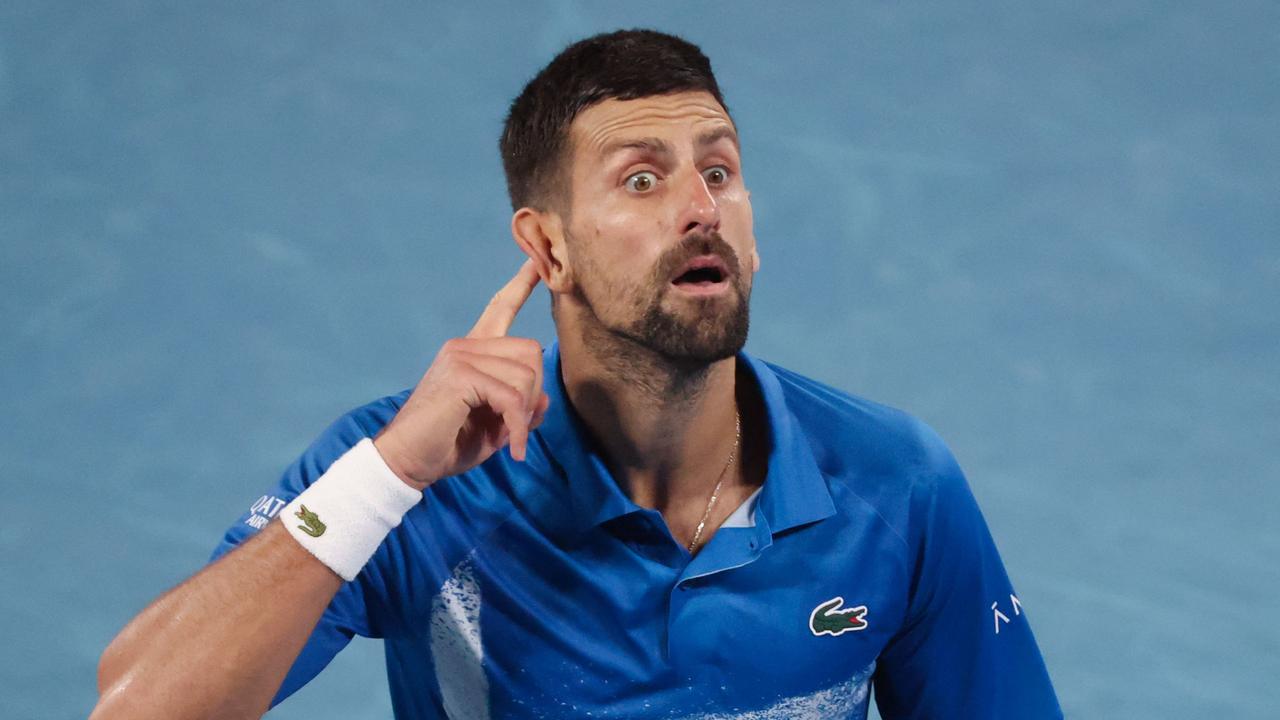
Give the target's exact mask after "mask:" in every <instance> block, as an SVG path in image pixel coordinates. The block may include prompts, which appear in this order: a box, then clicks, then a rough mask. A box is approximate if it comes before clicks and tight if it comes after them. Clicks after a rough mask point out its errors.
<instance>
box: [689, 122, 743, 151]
mask: <svg viewBox="0 0 1280 720" xmlns="http://www.w3.org/2000/svg"><path fill="white" fill-rule="evenodd" d="M725 138H729V139H730V140H732V141H733V146H734V147H735V148H737V147H738V133H736V132H734V130H733V128H732V127H729V126H728V125H721V126H720V127H717V128H712V129H710V130H708V131H706V132H704V133H702V134H701V135H699V136H698V144H699V145H711V144H712V143H715V142H717V141H720V140H723V139H725Z"/></svg>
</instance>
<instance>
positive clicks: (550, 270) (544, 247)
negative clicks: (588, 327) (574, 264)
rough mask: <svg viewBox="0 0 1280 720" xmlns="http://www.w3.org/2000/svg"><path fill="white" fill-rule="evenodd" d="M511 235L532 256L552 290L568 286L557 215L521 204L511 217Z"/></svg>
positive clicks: (562, 290) (562, 229)
mask: <svg viewBox="0 0 1280 720" xmlns="http://www.w3.org/2000/svg"><path fill="white" fill-rule="evenodd" d="M511 237H512V238H514V239H515V241H516V244H517V245H519V246H520V249H521V250H523V251H524V254H525V255H528V256H529V257H531V258H533V264H534V266H535V267H536V268H537V269H538V275H539V276H540V277H541V278H542V282H544V283H546V285H547V287H548V288H550V289H551V291H552V292H556V293H561V292H567V291H568V290H569V289H570V287H571V286H572V282H573V281H572V279H571V278H572V273H570V272H569V266H568V252H567V251H566V249H565V243H564V227H563V225H562V224H561V220H560V215H559V214H557V213H554V212H543V211H541V210H535V209H534V208H531V207H522V208H520V209H519V210H517V211H516V212H515V214H514V215H512V216H511Z"/></svg>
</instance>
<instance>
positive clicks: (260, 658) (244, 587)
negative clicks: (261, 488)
mask: <svg viewBox="0 0 1280 720" xmlns="http://www.w3.org/2000/svg"><path fill="white" fill-rule="evenodd" d="M341 587H342V578H340V577H338V575H337V574H335V573H334V572H333V571H332V570H330V569H329V568H328V567H327V566H325V565H324V564H323V563H321V562H320V561H319V560H317V559H316V558H315V556H313V555H312V554H310V553H309V552H307V551H306V550H305V549H304V548H303V547H302V546H301V545H299V544H298V543H297V542H296V541H295V540H294V539H293V538H291V537H289V533H288V532H287V531H286V530H285V529H284V527H283V526H282V525H281V524H280V521H279V520H276V521H274V522H272V523H270V524H269V525H268V526H267V527H266V528H264V529H263V530H262V532H260V533H259V534H258V535H257V536H255V537H253V538H251V539H249V540H248V541H246V542H245V543H244V545H243V546H241V547H239V548H237V549H235V550H233V551H232V552H230V553H228V554H227V555H226V556H224V557H222V558H220V559H219V560H218V561H217V562H215V563H213V564H211V565H210V566H208V567H207V568H205V569H204V570H202V571H200V572H199V573H197V574H196V575H194V576H192V577H191V578H189V579H188V580H187V581H185V582H183V583H182V584H181V585H179V586H178V587H176V588H174V589H173V590H171V591H169V592H168V593H166V594H165V595H163V596H161V597H160V598H159V599H158V600H156V601H155V602H153V603H152V604H151V605H150V606H148V607H147V608H146V609H145V610H143V611H142V612H141V613H139V614H138V616H137V617H135V618H134V619H133V620H132V621H131V622H130V623H129V624H128V625H127V626H126V627H125V628H124V630H122V631H121V632H120V634H119V635H117V636H116V638H115V640H113V641H112V642H111V645H110V646H108V647H107V649H106V651H105V652H104V653H103V655H102V659H101V662H100V664H99V667H98V689H99V692H100V693H101V695H100V698H99V701H98V706H97V707H96V708H95V709H94V712H93V715H92V719H93V720H104V719H106V718H125V717H127V718H151V717H155V718H161V717H163V718H188V717H191V718H195V717H200V718H205V717H220V718H221V717H259V716H261V715H262V714H263V713H264V712H266V710H267V708H268V706H269V705H270V703H271V699H272V698H273V697H274V696H275V693H276V692H277V690H278V689H279V687H280V683H281V682H282V681H283V680H284V676H285V674H286V673H287V672H288V671H289V668H290V666H292V664H293V662H294V660H295V659H297V657H298V654H299V653H300V652H301V651H302V647H303V645H305V644H306V641H307V638H308V637H309V636H310V635H311V632H312V630H314V629H315V626H316V623H317V622H319V620H320V616H321V615H322V614H323V613H324V610H325V608H326V607H328V605H329V602H330V601H331V600H332V599H333V596H334V595H335V594H336V593H337V592H338V589H339V588H341Z"/></svg>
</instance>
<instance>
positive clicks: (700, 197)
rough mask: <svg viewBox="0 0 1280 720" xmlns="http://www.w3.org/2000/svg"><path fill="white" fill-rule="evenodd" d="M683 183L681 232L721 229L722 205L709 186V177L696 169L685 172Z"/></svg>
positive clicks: (680, 194)
mask: <svg viewBox="0 0 1280 720" xmlns="http://www.w3.org/2000/svg"><path fill="white" fill-rule="evenodd" d="M685 176H686V177H685V180H684V182H683V183H682V184H681V188H680V193H679V195H678V197H679V198H680V203H681V204H680V216H679V218H678V219H677V226H678V227H680V228H681V231H680V232H681V234H682V235H687V234H689V233H690V232H692V231H694V230H702V231H704V232H705V231H711V230H719V229H720V205H719V203H717V202H716V198H715V196H714V195H712V194H711V188H709V187H707V179H706V178H704V177H702V173H700V172H698V171H697V170H694V171H692V172H689V173H685Z"/></svg>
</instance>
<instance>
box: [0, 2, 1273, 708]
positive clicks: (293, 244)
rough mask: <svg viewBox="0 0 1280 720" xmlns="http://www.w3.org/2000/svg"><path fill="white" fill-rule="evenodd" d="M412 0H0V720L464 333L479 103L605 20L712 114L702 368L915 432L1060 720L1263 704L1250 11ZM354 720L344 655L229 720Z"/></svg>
mask: <svg viewBox="0 0 1280 720" xmlns="http://www.w3.org/2000/svg"><path fill="white" fill-rule="evenodd" d="M426 5H427V4H426V3H390V4H386V5H379V6H377V8H376V9H374V8H373V7H372V6H369V5H364V4H351V3H336V2H328V3H318V2H308V3H300V2H284V3H240V4H234V5H233V4H210V5H201V6H200V7H196V6H194V5H192V4H178V5H174V4H169V3H157V2H144V1H138V2H114V3H106V4H100V5H96V6H87V5H86V4H84V3H67V2H40V3H9V4H5V5H4V6H3V7H0V398H3V405H2V407H3V410H4V412H3V432H0V482H3V500H2V501H0V577H3V578H4V581H3V587H2V589H0V616H3V617H4V618H5V622H4V636H5V637H4V642H3V643H0V648H3V649H0V697H2V698H3V700H0V707H3V708H4V710H3V711H0V715H3V716H4V717H12V718H68V717H83V716H85V715H86V714H87V712H88V710H89V708H90V707H91V706H92V704H93V702H94V698H95V687H94V673H95V666H96V662H97V658H98V655H99V653H100V652H101V651H102V649H103V648H104V646H105V645H106V643H107V642H108V641H109V640H110V638H111V637H112V636H113V635H114V634H115V633H116V632H117V631H118V630H119V629H120V627H121V626H122V625H123V624H124V623H125V622H126V621H127V620H128V619H129V618H130V617H131V616H132V615H133V614H134V613H136V612H137V611H138V610H140V609H141V608H142V607H143V606H144V605H145V604H146V603H147V602H149V601H150V600H151V599H153V598H154V597H155V596H157V595H158V594H159V593H160V592H162V591H163V590H164V589H166V588H168V587H170V586H172V585H173V584H175V583H177V582H178V581H180V580H181V579H183V578H184V577H186V576H187V575H189V574H190V573H192V572H194V571H195V570H197V569H198V568H199V567H200V566H201V564H202V563H203V562H204V561H205V559H206V558H207V557H208V554H209V552H210V550H211V549H212V548H213V547H214V545H215V544H216V543H217V541H218V539H219V537H220V536H221V533H222V531H223V530H224V529H225V527H226V526H227V525H228V524H229V523H231V522H232V521H234V519H235V518H236V517H238V516H239V514H240V513H241V512H242V511H243V510H244V508H246V507H247V506H248V505H249V504H251V503H252V502H253V501H254V500H255V499H257V498H258V497H259V496H260V495H261V494H262V492H263V491H264V489H265V488H266V487H267V486H269V485H270V484H271V482H272V481H273V480H274V479H275V477H276V476H277V475H278V474H279V473H280V472H281V471H282V470H283V469H284V467H285V465H286V464H287V463H288V462H290V461H291V460H292V459H293V458H294V457H295V456H296V455H297V454H298V453H300V452H301V451H302V449H303V448H304V447H305V446H306V445H307V444H308V443H309V442H310V441H311V439H312V438H313V437H315V435H316V434H318V433H319V432H320V431H321V430H322V429H323V428H324V426H325V425H327V424H328V422H329V421H330V420H332V419H333V418H334V417H336V416H337V415H338V414H340V413H342V412H343V411H345V410H347V409H349V408H351V407H353V406H355V405H358V404H362V403H364V402H366V401H368V400H370V399H373V398H375V397H378V396H381V395H383V394H386V393H389V392H394V391H398V390H400V389H402V388H406V387H409V386H412V385H413V384H414V383H416V381H417V379H418V378H419V377H420V375H421V373H422V372H423V371H424V370H425V368H426V367H427V365H428V364H429V363H430V361H431V358H432V357H433V356H434V354H435V352H436V349H437V348H438V347H439V345H440V343H441V342H443V341H444V340H445V339H446V338H448V337H451V336H454V335H458V334H461V333H464V332H465V331H466V329H467V328H468V327H469V326H470V323H471V322H472V321H473V319H474V316H475V314H476V313H477V312H478V311H479V310H480V309H481V308H482V307H483V306H484V304H485V302H486V301H487V300H488V298H489V295H490V294H491V293H492V292H493V291H494V290H495V289H496V288H497V287H498V286H499V285H500V284H501V282H502V281H504V280H505V279H506V278H507V277H509V276H510V274H511V273H512V272H514V270H515V268H516V267H517V266H518V265H519V263H520V260H521V257H520V256H519V254H518V251H517V249H516V247H515V245H514V244H513V243H512V241H511V239H510V235H509V231H508V224H509V219H510V210H509V207H508V206H507V200H506V195H505V187H504V184H503V180H502V177H501V167H500V163H499V161H498V156H497V136H498V132H499V129H500V126H501V121H502V118H503V115H504V113H505V110H506V106H507V104H508V103H509V102H510V100H511V98H512V97H514V95H515V94H516V93H517V92H518V91H519V89H520V88H521V87H522V85H523V84H524V82H525V81H526V80H527V79H528V78H529V77H531V76H532V74H533V73H534V72H536V70H537V69H538V68H540V67H541V66H542V64H544V63H545V62H546V61H547V60H549V59H550V58H551V57H552V56H553V55H554V54H555V52H556V51H558V50H559V49H560V48H561V47H563V46H564V45H565V44H567V43H568V42H570V41H572V40H575V39H578V38H580V37H583V36H586V35H589V34H592V33H595V32H599V31H603V30H609V29H614V28H617V27H633V26H651V27H656V28H658V29H662V30H667V31H671V32H676V33H678V34H682V35H685V36H686V37H688V38H689V39H691V40H693V41H694V42H697V43H699V44H700V45H701V46H702V47H703V49H704V50H705V51H706V52H707V54H708V55H709V56H710V57H711V59H712V62H713V64H714V66H715V68H716V71H717V74H718V76H719V79H720V83H721V86H722V87H723V88H724V90H725V93H726V98H727V100H728V103H729V105H730V110H731V112H733V113H734V116H735V118H736V120H737V122H738V124H739V126H740V129H741V134H742V139H743V143H744V163H745V167H744V170H745V175H746V179H747V183H748V186H749V187H750V188H751V189H752V199H753V202H754V206H755V212H756V235H757V238H758V240H759V243H760V252H761V256H762V260H763V264H762V268H761V274H760V275H759V276H758V277H757V279H756V292H755V293H754V296H753V313H752V315H753V322H752V332H751V339H750V341H749V343H748V350H749V351H750V352H752V353H753V354H756V355H758V356H760V357H763V358H765V359H767V360H770V361H773V362H776V363H779V364H781V365H783V366H785V367H788V368H791V369H794V370H796V371H799V372H801V373H803V374H805V375H808V376H810V377H814V378H816V379H819V380H822V381H825V382H829V383H832V384H834V385H837V386H839V387H841V388H844V389H846V390H848V391H850V392H853V393H856V394H859V395H862V396H866V397H869V398H872V399H875V400H879V401H881V402H885V403H888V404H891V405H895V406H898V407H902V408H904V409H906V410H908V411H910V412H912V413H913V414H915V415H917V416H919V417H921V418H923V419H924V420H926V421H927V422H928V423H930V424H931V425H932V426H933V427H935V428H936V429H937V430H938V431H939V432H940V433H941V434H942V436H943V437H944V438H946V439H947V441H948V442H949V443H950V445H951V447H952V448H953V450H954V451H955V453H956V456H957V457H958V458H959V460H960V462H961V464H962V465H963V466H964V468H965V469H966V471H967V473H968V476H969V479H970V483H971V484H972V486H973V489H974V492H975V494H976V495H977V497H978V500H979V502H980V504H981V506H982V508H983V510H984V512H985V514H986V516H987V520H988V522H989V524H990V525H991V528H992V531H993V533H994V535H995V537H996V540H997V542H998V544H999V546H1000V548H1001V551H1002V554H1003V557H1004V560H1005V563H1006V565H1007V567H1008V570H1009V573H1010V575H1011V577H1012V579H1013V581H1014V583H1015V585H1016V587H1017V588H1018V591H1019V598H1020V599H1021V601H1022V602H1023V604H1024V607H1025V609H1026V611H1027V613H1028V617H1029V618H1030V619H1031V622H1032V626H1033V627H1034V629H1035V632H1036V636H1037V638H1038V640H1039V642H1040V646H1041V649H1042V651H1043V653H1044V656H1045V659H1046V662H1047V664H1048V667H1049V670H1050V673H1051V674H1052V676H1053V678H1054V681H1055V684H1056V687H1057V690H1058V693H1059V696H1060V698H1061V700H1062V704H1063V707H1064V709H1065V710H1066V712H1067V715H1068V716H1069V717H1078V718H1160V719H1161V720H1181V719H1187V720H1190V719H1191V718H1242V719H1261V718H1270V717H1274V713H1275V712H1276V708H1277V707H1280V692H1278V691H1277V684H1276V680H1275V679H1276V678H1277V677H1280V623H1277V622H1276V620H1275V615H1276V613H1275V608H1276V607H1277V601H1276V597H1277V596H1280V563H1277V561H1276V558H1277V557H1280V529H1278V527H1280V525H1278V523H1277V521H1276V519H1275V517H1276V512H1277V509H1280V484H1277V482H1276V480H1277V478H1278V477H1280V451H1277V448H1278V447H1280V375H1278V374H1277V368H1278V367H1280V320H1278V319H1277V317H1278V312H1277V309H1278V308H1280V234H1278V232H1277V228H1280V201H1278V200H1277V188H1280V132H1277V129H1278V128H1280V44H1278V43H1277V28H1280V10H1278V9H1277V6H1276V5H1275V4H1274V3H1264V2H1239V3H1228V4H1220V3H1208V2H1189V3H1162V2H1129V3H1121V4H1116V3H1103V2H1086V3H1071V4H1069V6H1068V5H1064V4H1062V3H1052V2H1040V1H1037V2H1024V3H998V4H997V3H983V4H979V6H978V7H971V6H968V4H947V3H927V4H926V3H920V4H915V3H847V4H841V5H842V7H828V5H835V4H826V3H823V4H817V3H815V4H813V5H812V6H806V7H802V8H799V9H797V8H795V7H793V4H790V3H786V4H784V3H728V2H714V3H693V4H691V3H675V2H650V3H637V4H632V5H629V6H626V7H625V8H624V7H622V6H618V7H617V9H610V8H614V6H613V5H612V4H609V5H606V4H603V3H581V4H575V3H567V2H561V3H533V4H531V3H511V4H509V5H506V4H485V5H477V4H473V3H468V4H466V8H465V9H462V7H461V4H459V7H458V8H457V9H454V8H451V7H449V6H448V5H447V4H432V7H426ZM962 6H964V7H963V9H962ZM1068 7H1069V9H1064V8H1068ZM514 332H516V333H517V334H522V335H526V336H530V337H535V338H539V339H541V340H543V341H549V340H550V339H551V338H552V337H553V336H554V328H553V326H552V324H551V320H550V315H549V310H548V304H547V301H546V295H545V291H543V290H539V291H538V295H537V296H536V297H535V299H534V300H533V301H531V303H530V304H529V306H528V307H527V308H526V310H525V312H524V313H523V314H522V315H521V317H520V318H519V320H518V322H517V324H516V327H515V329H514ZM389 713H390V707H389V701H388V698H387V691H386V682H385V679H384V677H383V666H382V656H381V648H380V646H379V645H378V644H377V643H375V642H372V641H357V642H356V643H354V644H353V645H352V646H351V647H350V648H349V649H348V650H347V651H345V652H344V653H342V654H341V655H340V656H339V658H338V659H337V660H336V661H335V662H334V664H333V665H331V666H330V668H329V669H328V670H326V671H325V672H324V673H323V674H322V675H321V676H320V677H319V678H318V679H317V680H316V681H315V682H314V683H312V685H311V686H309V687H307V688H306V689H304V690H303V691H302V692H301V693H299V694H298V695H297V696H295V697H294V698H292V699H291V700H290V701H289V702H288V703H286V704H285V705H283V706H281V707H280V708H279V709H278V710H276V711H274V712H273V713H272V714H271V715H270V716H269V717H273V718H279V719H281V720H283V719H286V718H316V717H335V718H337V717H385V716H388V715H389Z"/></svg>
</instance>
